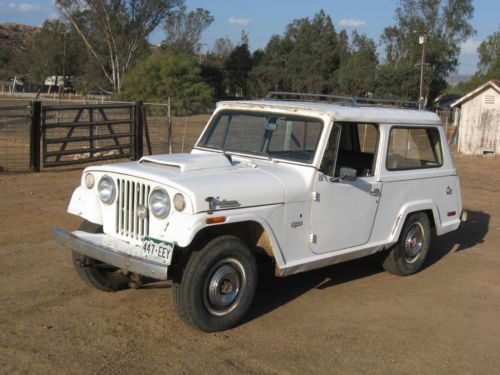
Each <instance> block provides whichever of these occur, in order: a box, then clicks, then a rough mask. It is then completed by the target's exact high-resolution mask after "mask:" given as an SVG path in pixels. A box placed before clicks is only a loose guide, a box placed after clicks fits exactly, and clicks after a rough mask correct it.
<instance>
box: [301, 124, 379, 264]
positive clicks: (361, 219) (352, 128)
mask: <svg viewBox="0 0 500 375" xmlns="http://www.w3.org/2000/svg"><path fill="white" fill-rule="evenodd" d="M378 134H379V133H378V128H377V127H376V126H375V125H372V124H357V123H341V124H336V125H335V126H334V127H333V128H332V131H331V134H330V139H329V142H328V146H327V150H326V151H325V154H324V156H323V162H322V165H321V168H320V171H318V173H317V174H316V176H315V181H314V184H313V189H314V190H313V191H314V192H315V200H313V202H312V205H311V221H310V223H311V228H310V233H311V241H310V249H311V251H313V252H314V253H317V254H323V253H328V252H333V251H338V250H342V249H347V248H350V247H355V246H360V245H363V244H366V243H367V242H368V241H369V239H370V235H371V231H372V228H373V223H374V221H375V216H376V213H377V208H378V203H379V197H380V194H381V192H382V183H381V182H379V181H377V180H376V178H375V176H374V169H375V162H376V160H375V156H376V155H377V147H378ZM343 168H349V169H351V170H352V169H355V170H356V178H355V179H354V180H348V179H345V178H342V176H341V175H340V172H341V170H342V169H343ZM344 171H345V169H344Z"/></svg>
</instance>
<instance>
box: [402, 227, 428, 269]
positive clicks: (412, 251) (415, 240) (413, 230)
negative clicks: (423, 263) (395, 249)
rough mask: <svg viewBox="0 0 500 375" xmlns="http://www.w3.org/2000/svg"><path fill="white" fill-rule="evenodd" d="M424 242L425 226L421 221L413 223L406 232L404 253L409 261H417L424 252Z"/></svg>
mask: <svg viewBox="0 0 500 375" xmlns="http://www.w3.org/2000/svg"><path fill="white" fill-rule="evenodd" d="M423 244H424V228H423V227H422V224H420V223H418V222H417V223H413V224H412V225H411V226H410V227H409V228H408V231H407V232H406V238H405V244H404V255H405V260H406V262H408V263H413V262H415V261H416V260H417V259H418V258H419V257H420V254H421V253H422V248H423Z"/></svg>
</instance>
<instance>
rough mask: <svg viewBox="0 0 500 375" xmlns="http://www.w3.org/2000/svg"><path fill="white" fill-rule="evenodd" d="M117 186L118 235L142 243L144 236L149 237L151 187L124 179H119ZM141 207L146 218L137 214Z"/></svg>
mask: <svg viewBox="0 0 500 375" xmlns="http://www.w3.org/2000/svg"><path fill="white" fill-rule="evenodd" d="M116 185H117V199H116V233H117V234H118V235H119V236H120V237H122V238H124V239H129V240H132V241H134V242H137V241H142V239H143V238H144V236H147V235H149V211H148V198H149V193H150V190H151V187H150V186H149V185H147V184H144V183H141V182H137V181H129V180H127V179H124V178H118V179H117V180H116ZM139 207H141V208H142V209H145V213H146V215H145V217H144V218H140V217H139V216H138V214H137V211H138V208H139Z"/></svg>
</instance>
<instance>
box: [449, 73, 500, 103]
mask: <svg viewBox="0 0 500 375" xmlns="http://www.w3.org/2000/svg"><path fill="white" fill-rule="evenodd" d="M489 87H491V88H493V89H494V90H495V91H496V92H497V93H499V94H500V81H498V80H496V79H492V80H491V81H488V82H486V83H484V84H482V85H481V86H479V87H478V88H477V89H475V90H473V91H471V92H469V93H468V94H467V95H465V96H463V97H461V98H460V99H458V100H457V101H455V102H453V103H451V108H453V107H456V106H458V105H461V104H462V103H464V102H466V101H469V100H471V99H472V98H474V97H475V96H476V95H478V94H479V93H481V92H483V91H484V90H486V89H487V88H489Z"/></svg>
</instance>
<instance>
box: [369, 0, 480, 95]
mask: <svg viewBox="0 0 500 375" xmlns="http://www.w3.org/2000/svg"><path fill="white" fill-rule="evenodd" d="M473 13H474V7H473V5H472V0H426V1H423V0H400V5H399V7H398V8H397V9H396V15H395V19H396V24H395V25H394V26H390V27H387V28H385V29H384V33H383V34H382V37H381V39H382V43H383V44H384V45H385V52H386V66H384V67H383V68H382V70H383V71H384V73H387V71H393V74H394V76H400V75H401V71H399V70H400V69H402V70H403V71H407V70H408V68H409V67H410V66H411V65H414V66H417V64H420V59H421V51H422V46H421V45H419V43H418V40H419V36H420V35H424V34H425V35H427V38H428V39H427V40H428V43H427V57H426V64H427V65H426V66H425V69H424V72H425V80H424V88H425V98H424V103H425V104H427V103H428V102H429V101H430V100H431V99H432V98H433V97H435V96H436V95H437V94H439V93H440V92H441V91H442V90H443V89H444V88H445V87H446V77H447V76H448V75H449V74H450V73H451V72H453V71H454V70H455V69H456V67H457V66H458V56H459V54H460V46H461V43H462V42H464V41H465V40H466V39H467V38H469V37H470V36H471V35H473V34H474V32H475V31H474V29H473V28H472V26H471V19H472V15H473ZM413 73H414V72H413V71H412V72H411V75H412V76H413ZM379 82H380V81H379ZM382 82H383V80H382ZM392 88H393V89H394V91H391V92H390V94H391V95H392V96H395V97H402V96H403V95H404V94H408V93H404V92H403V91H404V90H403V91H402V90H399V89H398V87H397V86H396V85H394V86H393V87H392ZM380 91H386V88H384V87H381V89H380ZM418 92H419V87H418V85H416V86H415V88H414V90H413V91H412V92H411V93H410V94H409V95H410V96H411V98H417V97H418Z"/></svg>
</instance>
